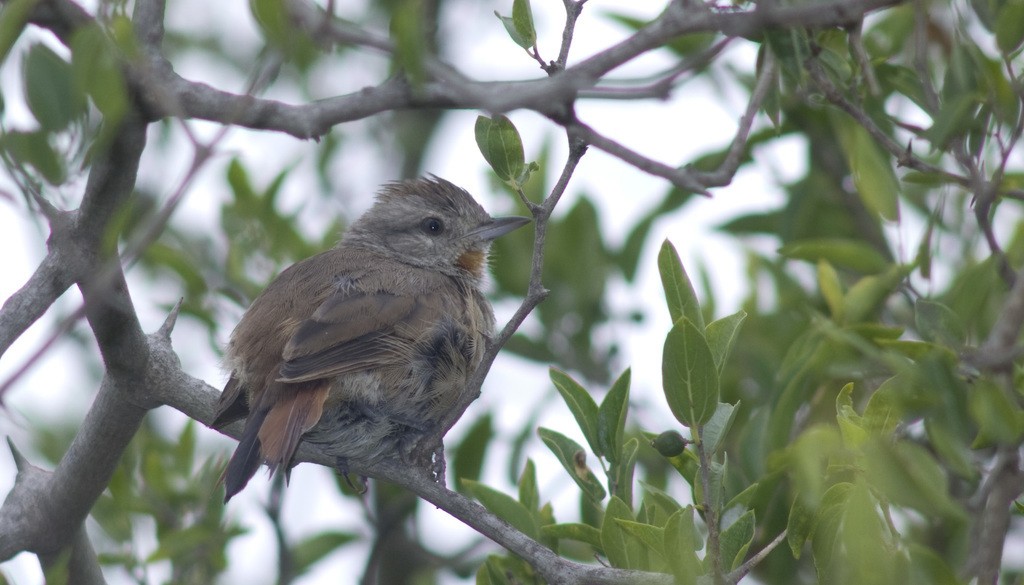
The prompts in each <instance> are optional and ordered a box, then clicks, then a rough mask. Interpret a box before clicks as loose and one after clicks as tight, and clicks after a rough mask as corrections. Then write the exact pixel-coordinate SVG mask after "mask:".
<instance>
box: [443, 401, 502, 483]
mask: <svg viewBox="0 0 1024 585" xmlns="http://www.w3.org/2000/svg"><path fill="white" fill-rule="evenodd" d="M493 438H494V428H493V424H492V419H491V414H490V413H488V414H485V415H484V416H482V417H480V418H479V419H477V421H476V422H474V423H473V426H471V427H469V430H468V431H466V435H465V437H463V439H462V440H461V441H460V442H459V444H458V446H457V447H456V448H455V453H454V456H453V458H452V470H453V471H454V473H455V477H456V479H472V480H478V479H480V470H481V469H483V464H484V455H486V453H487V447H488V445H490V443H491V439H493ZM458 485H459V486H460V487H461V485H462V484H461V483H460V484H458Z"/></svg>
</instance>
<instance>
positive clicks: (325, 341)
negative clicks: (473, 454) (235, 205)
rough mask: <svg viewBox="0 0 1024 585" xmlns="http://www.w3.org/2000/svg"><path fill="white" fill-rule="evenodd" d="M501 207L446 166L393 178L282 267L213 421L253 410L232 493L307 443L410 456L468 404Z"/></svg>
mask: <svg viewBox="0 0 1024 585" xmlns="http://www.w3.org/2000/svg"><path fill="white" fill-rule="evenodd" d="M528 222H529V219H527V218H523V217H504V218H497V219H495V218H492V217H491V216H490V215H488V214H487V212H486V211H484V209H483V208H482V207H480V205H479V204H477V202H476V201H474V200H473V198H472V197H471V196H470V195H469V193H467V192H466V191H464V190H463V189H461V188H459V187H456V186H455V185H453V184H451V183H449V182H448V181H445V180H443V179H440V178H437V177H431V178H425V179H418V180H413V181H406V182H400V183H392V184H388V185H386V186H385V187H384V188H383V189H382V190H381V192H380V193H379V194H378V196H377V199H376V202H375V203H374V205H373V206H372V207H371V208H370V210H369V211H367V212H366V213H365V214H364V215H363V216H362V217H360V218H359V219H358V220H357V221H356V222H355V223H354V224H352V226H351V228H350V229H349V230H348V232H347V233H346V234H345V235H344V237H343V238H342V239H341V241H340V242H339V243H338V245H337V246H335V247H334V248H332V249H330V250H328V251H326V252H323V253H321V254H318V255H316V256H313V257H311V258H307V259H306V260H302V261H301V262H298V263H296V264H294V265H292V266H291V267H289V268H287V269H286V270H285V271H284V272H282V273H281V274H280V275H279V276H278V277H277V278H276V279H275V280H274V281H273V282H271V283H270V285H269V286H267V288H266V290H264V291H263V293H262V294H260V295H259V296H258V297H257V298H256V300H255V301H253V303H252V305H251V306H250V307H249V309H248V310H247V311H246V312H245V315H243V316H242V320H241V321H240V322H239V323H238V326H237V327H235V330H234V332H233V333H232V334H231V340H230V342H229V343H228V347H227V356H226V364H227V366H228V367H229V368H230V369H231V378H230V379H229V380H228V383H227V385H226V386H225V387H224V392H223V394H222V395H221V398H220V404H219V406H218V412H217V417H216V419H215V420H214V421H213V426H215V427H220V426H223V425H226V424H228V423H230V422H232V421H235V420H238V419H241V418H243V417H247V418H246V421H245V427H244V430H243V431H242V436H241V438H240V440H239V444H238V448H237V449H236V450H235V453H234V455H232V457H231V461H230V463H229V464H228V468H227V471H225V474H224V482H225V489H226V495H225V500H228V499H230V498H231V497H232V496H233V495H235V494H236V493H238V492H239V491H240V490H241V489H242V488H244V487H245V485H246V484H247V483H248V482H249V480H250V479H251V478H252V476H253V475H254V474H255V473H256V470H257V469H258V468H259V466H260V464H261V463H266V464H267V465H268V466H269V467H270V470H271V472H274V471H276V470H277V469H280V468H283V469H288V468H289V467H290V466H291V463H292V458H293V457H294V455H295V451H296V449H297V448H298V446H299V442H300V441H308V442H310V443H314V444H317V445H320V446H322V447H323V448H325V449H326V450H327V452H328V453H329V454H331V455H333V456H335V457H337V459H338V462H339V466H340V467H341V469H342V470H343V471H344V470H345V469H346V467H347V465H348V463H350V462H360V463H368V462H373V461H379V460H381V459H382V458H385V457H389V456H399V457H406V456H408V455H409V454H410V453H411V452H412V450H413V449H414V448H415V447H416V444H417V441H418V440H419V439H421V438H422V437H423V436H424V435H426V434H427V433H429V432H430V431H433V430H435V429H436V427H437V425H438V424H439V423H440V421H441V419H442V418H443V417H444V416H445V414H447V413H448V411H449V410H450V409H451V408H452V407H453V406H454V405H455V404H456V403H457V402H458V401H459V399H460V398H461V397H462V393H463V392H464V391H465V388H466V383H467V380H468V378H469V376H470V375H471V374H472V373H473V371H474V370H475V369H476V367H477V366H478V365H479V364H480V361H481V358H482V356H483V352H484V346H485V343H486V340H487V339H489V338H490V336H491V335H492V334H493V332H494V313H493V311H492V309H491V305H490V303H488V302H487V299H485V298H484V296H483V293H482V292H481V286H482V283H483V282H484V277H485V272H486V268H487V253H488V250H489V248H490V244H491V241H492V240H494V239H495V238H497V237H499V236H501V235H503V234H506V233H508V232H510V231H512V230H514V229H516V228H518V227H520V226H522V225H525V224H526V223H528Z"/></svg>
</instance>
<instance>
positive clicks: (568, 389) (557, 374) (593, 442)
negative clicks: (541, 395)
mask: <svg viewBox="0 0 1024 585" xmlns="http://www.w3.org/2000/svg"><path fill="white" fill-rule="evenodd" d="M548 375H549V376H550V377H551V382H552V383H554V385H555V388H556V389H557V390H558V393H559V394H561V395H562V400H564V401H565V404H566V406H568V407H569V412H571V413H572V416H573V417H574V418H575V419H576V424H578V425H579V426H580V430H581V431H583V438H585V439H586V440H587V444H589V445H590V450H591V451H593V452H594V454H595V455H598V456H601V455H606V453H605V452H604V451H603V450H602V449H601V440H600V438H599V436H598V424H599V423H598V420H597V419H598V415H599V412H598V408H597V403H596V402H594V398H593V397H592V396H591V395H590V393H589V392H587V390H586V389H585V388H583V386H581V385H580V383H579V382H577V381H576V380H574V379H572V377H571V376H569V374H566V373H565V372H563V371H561V370H559V369H557V368H550V369H549V370H548ZM606 400H607V398H606Z"/></svg>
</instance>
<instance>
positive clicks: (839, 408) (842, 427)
mask: <svg viewBox="0 0 1024 585" xmlns="http://www.w3.org/2000/svg"><path fill="white" fill-rule="evenodd" d="M836 421H837V422H838V423H839V432H840V433H841V434H842V437H843V444H845V445H846V446H847V447H856V446H858V445H862V444H863V443H864V441H865V440H867V437H868V431H867V429H866V428H865V425H864V420H863V417H861V416H860V415H859V414H857V411H856V410H854V408H853V382H850V383H849V384H847V385H845V386H843V388H842V390H840V391H839V394H838V395H837V396H836Z"/></svg>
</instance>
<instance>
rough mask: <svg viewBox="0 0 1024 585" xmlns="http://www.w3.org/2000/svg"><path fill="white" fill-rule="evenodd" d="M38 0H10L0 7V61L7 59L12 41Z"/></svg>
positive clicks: (23, 27)
mask: <svg viewBox="0 0 1024 585" xmlns="http://www.w3.org/2000/svg"><path fill="white" fill-rule="evenodd" d="M37 2H38V0H12V1H11V2H4V4H3V7H2V8H0V63H3V62H5V61H7V55H8V54H9V53H10V52H11V47H13V46H14V42H15V41H17V40H18V37H20V36H21V32H22V31H23V30H25V25H26V24H27V23H28V17H29V14H31V12H32V9H33V8H34V7H35V5H36V3H37Z"/></svg>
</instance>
